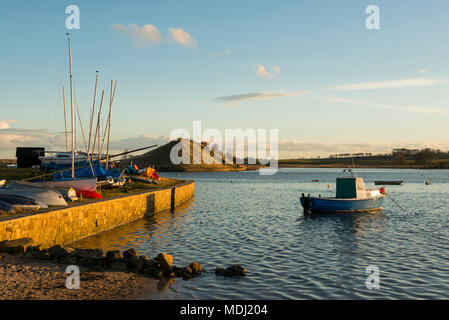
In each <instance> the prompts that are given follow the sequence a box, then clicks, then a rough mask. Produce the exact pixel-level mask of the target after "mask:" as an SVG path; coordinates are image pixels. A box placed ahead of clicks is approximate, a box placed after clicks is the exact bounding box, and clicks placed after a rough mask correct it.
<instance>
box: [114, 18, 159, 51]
mask: <svg viewBox="0 0 449 320" xmlns="http://www.w3.org/2000/svg"><path fill="white" fill-rule="evenodd" d="M111 28H112V29H113V30H116V31H117V32H120V33H122V34H124V35H126V36H128V37H130V38H132V39H134V41H135V43H134V44H135V45H136V46H137V47H143V46H144V45H145V44H148V45H154V44H155V43H158V42H161V41H162V36H161V33H160V32H159V30H158V29H157V28H156V27H155V26H153V25H152V24H145V25H143V26H142V27H139V26H138V25H137V24H135V23H131V24H129V25H127V26H124V25H122V24H120V23H117V24H114V25H113V26H112V27H111Z"/></svg>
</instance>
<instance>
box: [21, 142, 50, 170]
mask: <svg viewBox="0 0 449 320" xmlns="http://www.w3.org/2000/svg"><path fill="white" fill-rule="evenodd" d="M43 156H45V148H36V147H17V148H16V158H17V168H31V167H32V166H34V165H40V164H41V161H40V159H39V157H43Z"/></svg>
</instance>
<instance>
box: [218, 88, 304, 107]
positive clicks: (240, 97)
mask: <svg viewBox="0 0 449 320" xmlns="http://www.w3.org/2000/svg"><path fill="white" fill-rule="evenodd" d="M307 93H309V91H294V92H256V93H246V94H237V95H230V96H223V97H217V98H215V100H218V101H222V102H226V103H227V104H228V105H231V106H232V105H235V104H236V103H237V102H239V101H248V100H267V99H275V98H280V97H290V96H299V95H303V94H307Z"/></svg>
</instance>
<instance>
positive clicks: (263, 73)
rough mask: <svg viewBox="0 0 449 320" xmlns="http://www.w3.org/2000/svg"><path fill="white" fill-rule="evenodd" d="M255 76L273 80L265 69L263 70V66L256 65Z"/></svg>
mask: <svg viewBox="0 0 449 320" xmlns="http://www.w3.org/2000/svg"><path fill="white" fill-rule="evenodd" d="M256 72H257V74H258V75H259V76H261V77H262V78H273V77H274V76H273V75H272V74H271V73H269V72H268V71H267V70H266V69H265V67H264V66H263V65H261V64H258V65H257V71H256Z"/></svg>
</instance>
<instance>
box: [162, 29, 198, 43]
mask: <svg viewBox="0 0 449 320" xmlns="http://www.w3.org/2000/svg"><path fill="white" fill-rule="evenodd" d="M168 31H169V32H170V36H171V38H172V39H173V40H174V41H175V42H177V43H179V44H181V45H183V46H187V47H196V40H195V39H194V38H192V36H191V35H190V34H189V33H188V32H186V31H184V30H183V29H181V28H169V29H168Z"/></svg>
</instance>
